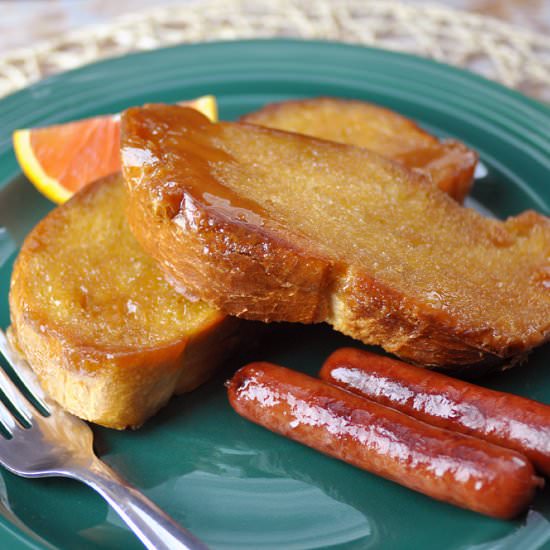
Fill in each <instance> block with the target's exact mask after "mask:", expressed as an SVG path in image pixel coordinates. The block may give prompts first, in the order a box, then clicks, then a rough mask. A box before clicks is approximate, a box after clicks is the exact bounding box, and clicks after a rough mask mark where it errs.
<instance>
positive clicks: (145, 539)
mask: <svg viewBox="0 0 550 550" xmlns="http://www.w3.org/2000/svg"><path fill="white" fill-rule="evenodd" d="M0 353H1V354H2V355H4V357H5V358H6V360H7V361H8V363H9V364H10V365H11V366H12V368H13V370H14V372H15V373H16V374H17V376H18V377H19V378H20V381H21V382H22V383H23V384H24V385H25V386H26V387H27V389H28V390H29V391H30V393H31V394H32V396H33V397H34V399H35V400H36V402H37V403H38V404H39V406H40V407H42V408H43V409H44V410H46V411H48V413H49V415H48V416H45V415H43V414H42V413H41V412H40V411H39V408H38V407H36V406H35V405H33V404H32V403H31V402H30V401H29V400H28V399H27V398H26V397H25V396H24V394H23V393H22V392H21V391H20V390H19V388H18V387H17V385H16V384H14V382H13V381H12V380H11V378H10V377H9V376H8V375H7V373H6V372H5V370H4V369H2V368H1V367H0V390H2V392H3V393H4V395H5V397H6V399H7V400H8V401H9V403H10V404H11V406H12V408H13V409H14V410H15V411H16V412H17V414H18V415H19V416H20V417H21V418H22V419H23V422H21V421H20V420H19V419H18V418H17V417H16V416H15V415H14V414H12V412H11V411H10V409H9V408H8V407H6V405H4V403H3V402H2V401H0V423H1V424H2V426H3V428H4V430H5V431H6V432H7V433H9V434H10V436H11V438H9V439H8V438H6V437H4V436H3V435H0V464H2V466H4V467H5V468H7V469H8V470H9V471H10V472H12V473H14V474H17V475H20V476H23V477H55V476H60V477H69V478H72V479H76V480H78V481H82V482H84V483H86V484H87V485H89V486H90V487H91V488H92V489H95V490H96V491H97V492H98V493H99V494H100V495H101V496H102V497H103V498H104V499H105V500H106V501H107V502H108V503H109V504H110V505H111V506H112V507H113V509H114V510H115V511H116V512H117V513H118V514H119V516H120V517H121V518H122V519H123V520H124V521H125V523H126V524H127V525H128V526H129V527H130V529H132V531H133V532H134V533H135V534H136V536H137V537H138V538H139V539H140V541H141V542H142V543H143V544H144V545H145V546H146V547H147V548H149V549H151V550H153V549H154V550H164V549H166V550H168V549H170V550H176V549H178V550H183V549H188V550H206V549H207V547H206V546H205V545H204V544H203V543H202V542H201V541H199V540H198V539H197V538H195V537H194V536H193V535H192V534H191V533H190V532H189V531H187V530H186V529H184V528H183V527H181V526H180V525H178V524H177V523H176V522H175V521H174V520H173V519H172V518H170V517H169V516H168V515H167V514H165V513H164V512H163V511H162V510H161V509H160V508H158V507H157V506H156V505H155V504H153V503H152V502H151V501H150V500H149V499H147V498H146V497H145V496H144V495H143V494H141V493H140V492H139V491H138V490H137V489H135V488H134V487H132V486H131V485H129V484H128V483H127V482H126V481H124V480H123V479H122V478H120V476H119V475H118V474H116V473H115V472H114V471H113V470H112V469H111V468H109V466H107V465H106V464H105V463H104V462H102V461H101V460H99V458H97V456H96V455H95V454H94V451H93V434H92V431H91V429H90V427H89V426H88V425H87V424H86V423H85V422H83V421H82V420H80V419H78V418H76V417H75V416H73V415H72V414H69V413H67V412H65V411H64V410H63V409H61V408H60V407H59V406H58V405H56V404H55V403H54V402H53V401H52V400H50V399H49V398H48V397H47V396H46V395H45V394H44V392H43V391H42V388H41V387H40V385H39V384H38V381H37V380H36V377H35V375H34V373H33V372H32V371H31V370H30V368H29V366H28V364H27V363H26V361H25V360H24V359H23V358H22V357H21V356H20V355H19V354H18V353H17V352H16V351H14V350H13V348H12V347H11V346H10V344H9V343H8V340H7V339H6V335H5V334H4V332H3V331H2V330H0ZM25 423H26V424H27V425H28V426H29V427H25V426H24V424H25Z"/></svg>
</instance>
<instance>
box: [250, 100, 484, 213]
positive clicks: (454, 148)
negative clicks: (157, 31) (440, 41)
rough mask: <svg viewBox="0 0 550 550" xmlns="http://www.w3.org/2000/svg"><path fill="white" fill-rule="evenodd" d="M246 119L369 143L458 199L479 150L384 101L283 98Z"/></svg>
mask: <svg viewBox="0 0 550 550" xmlns="http://www.w3.org/2000/svg"><path fill="white" fill-rule="evenodd" d="M240 121H241V122H246V123H250V124H259V125H261V126H267V127H270V128H277V129H279V130H286V131H291V132H298V133H302V134H307V135H310V136H313V137H318V138H321V139H328V140H332V141H336V142H339V143H345V144H348V145H356V146H358V147H365V148H366V149H370V150H371V151H374V152H376V153H379V154H380V155H382V156H385V157H387V158H389V159H392V160H395V161H397V162H399V163H401V164H403V165H404V166H406V167H407V168H411V169H416V170H421V171H422V172H423V173H425V174H427V175H429V176H430V177H431V179H432V181H433V182H434V183H435V184H436V185H437V186H438V187H439V188H440V189H442V190H443V191H445V192H446V193H448V194H449V195H450V196H451V197H453V198H454V199H455V200H456V201H458V202H461V203H462V202H463V201H464V199H465V198H466V196H467V195H468V193H469V192H470V189H471V187H472V183H473V178H474V172H475V167H476V164H477V160H478V156H477V153H476V152H475V151H473V150H472V149H469V148H468V147H467V146H466V145H464V144H463V143H461V142H460V141H457V140H454V139H444V140H439V139H437V138H436V137H434V136H432V135H431V134H429V133H428V132H426V131H425V130H424V129H422V128H421V127H420V126H419V125H418V124H417V123H416V122H414V121H413V120H411V119H409V118H406V117H404V116H403V115H400V114H399V113H396V112H395V111H392V110H390V109H387V108H385V107H381V106H379V105H375V104H372V103H367V102H365V101H359V100H356V99H342V98H335V97H315V98H309V99H300V100H290V101H282V102H278V103H270V104H268V105H265V106H264V107H262V108H261V109H259V110H258V111H255V112H252V113H247V114H246V115H244V116H242V117H241V118H240Z"/></svg>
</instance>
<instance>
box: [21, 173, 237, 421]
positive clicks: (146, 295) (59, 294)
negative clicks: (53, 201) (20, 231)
mask: <svg viewBox="0 0 550 550" xmlns="http://www.w3.org/2000/svg"><path fill="white" fill-rule="evenodd" d="M126 195H127V193H126V189H125V187H124V184H123V183H122V178H121V176H120V174H118V175H116V176H112V177H109V178H105V179H102V180H99V181H97V182H96V183H94V184H92V185H90V186H88V187H86V188H85V189H83V190H82V191H80V192H79V193H78V194H76V195H75V196H74V197H73V198H72V199H71V200H70V201H69V202H67V203H65V204H64V205H63V206H60V207H58V208H56V209H55V210H54V211H53V212H51V213H50V214H49V215H48V216H46V218H45V219H44V220H42V221H41V222H40V223H39V224H38V225H37V226H36V227H35V228H34V229H33V231H32V232H31V233H30V234H29V236H28V237H27V239H26V240H25V242H24V244H23V246H22V248H21V252H20V253H19V256H18V258H17V260H16V263H15V266H14V270H13V275H12V281H11V289H10V311H11V321H12V326H11V330H10V333H11V336H12V338H13V340H14V343H15V345H16V346H17V348H19V350H20V351H21V352H22V353H23V354H24V355H25V356H26V358H27V360H28V361H29V363H30V365H31V366H32V368H33V370H34V371H35V372H36V374H37V375H38V378H39V380H40V382H41V384H42V385H43V387H44V389H45V390H46V391H47V393H48V394H49V395H50V396H51V397H52V398H53V399H55V400H56V401H57V402H58V403H59V404H60V405H61V406H63V407H64V408H65V409H67V410H68V411H70V412H71V413H73V414H75V415H77V416H79V417H81V418H84V419H86V420H90V421H92V422H96V423H98V424H101V425H103V426H108V427H111V428H119V429H122V428H126V427H137V426H139V425H141V424H142V423H143V422H144V421H145V420H146V419H147V418H148V417H149V416H151V415H152V414H153V413H155V412H156V411H157V410H158V409H159V408H160V407H161V406H162V405H164V404H165V403H166V401H167V400H168V399H169V398H170V396H171V395H172V394H174V393H182V392H186V391H190V390H192V389H194V388H195V387H197V386H198V385H199V384H201V383H202V382H203V381H205V380H206V379H207V378H208V376H209V375H210V374H211V372H212V371H213V369H214V368H215V367H216V365H217V364H218V363H219V361H220V360H221V359H222V357H223V356H224V354H225V353H227V351H228V350H229V347H230V346H231V345H232V343H233V340H234V336H235V332H236V324H235V320H233V319H230V318H227V317H225V316H224V315H223V314H222V313H221V312H220V311H218V310H216V309H214V308H213V307H210V306H208V305H206V304H205V303H203V302H198V301H196V302H191V301H189V300H187V299H185V298H184V297H183V296H182V295H181V294H178V293H177V292H176V291H175V290H174V289H173V288H172V287H171V286H170V285H169V284H168V283H167V282H166V281H165V279H164V276H163V274H162V272H161V271H160V269H158V267H157V265H156V262H155V261H154V260H153V259H152V258H150V257H149V256H148V255H147V254H145V252H143V250H142V249H141V247H140V246H139V244H138V243H137V241H136V240H135V238H134V237H133V235H132V233H131V232H130V229H129V228H128V224H127V221H126V216H125V209H126Z"/></svg>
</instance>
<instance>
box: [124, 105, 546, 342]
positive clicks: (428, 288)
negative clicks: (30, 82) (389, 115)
mask: <svg viewBox="0 0 550 550" xmlns="http://www.w3.org/2000/svg"><path fill="white" fill-rule="evenodd" d="M123 121H124V125H125V130H124V137H123V165H124V168H125V177H126V179H127V181H129V182H131V185H135V186H145V187H146V188H147V189H148V192H149V194H150V197H151V202H152V208H166V209H168V210H169V213H170V216H171V217H173V218H174V219H175V220H176V221H177V218H178V216H179V217H184V218H186V219H189V216H192V212H191V211H186V210H185V208H186V205H187V204H188V201H183V200H182V199H183V198H184V197H185V196H186V195H191V196H193V197H194V199H195V200H197V201H198V202H200V203H202V204H203V205H205V206H206V208H212V210H213V211H214V212H216V214H217V215H222V216H223V217H226V218H228V219H230V220H231V221H233V222H238V223H243V224H249V225H250V226H251V228H253V227H259V228H261V230H262V231H266V232H268V233H271V234H272V235H274V236H275V237H276V238H282V239H285V240H288V242H291V243H292V242H294V243H296V242H297V241H301V242H307V243H309V252H310V253H311V254H314V255H317V256H324V257H328V258H329V259H331V260H332V261H334V262H335V263H336V264H338V263H340V262H344V263H345V264H347V265H351V266H354V267H355V268H356V269H357V270H359V272H363V273H364V274H365V275H366V276H368V277H371V278H373V279H375V280H376V281H378V282H379V283H381V284H383V285H387V286H388V287H389V288H392V289H395V290H396V291H398V292H399V293H400V294H402V295H403V296H408V297H412V298H413V299H415V300H416V301H417V302H419V303H421V304H423V305H424V306H427V307H428V308H431V309H433V310H435V311H440V312H444V313H445V314H447V315H449V316H451V317H452V318H455V319H456V323H457V325H459V326H460V327H461V329H462V330H478V331H484V330H487V331H490V332H491V333H492V334H493V335H494V336H495V337H501V338H504V339H505V340H507V339H508V338H509V339H510V340H514V339H516V338H518V337H524V338H528V339H529V338H534V339H537V340H538V339H539V338H540V337H541V335H544V334H548V332H549V331H550V261H549V258H550V225H549V223H548V220H547V219H546V218H544V217H542V216H540V215H537V214H535V213H526V214H524V215H522V216H519V217H518V218H511V219H510V220H508V221H507V222H505V223H503V222H500V221H496V220H489V219H486V218H484V217H482V216H481V215H480V214H478V213H476V212H475V211H473V210H470V209H465V208H463V207H461V206H460V205H458V204H457V203H455V202H454V201H452V200H451V199H450V198H449V197H448V196H447V195H445V194H444V193H442V192H441V191H440V190H438V189H437V188H435V187H433V186H432V185H429V183H428V182H427V181H425V180H424V179H423V178H421V177H420V176H415V175H413V174H411V173H410V172H408V171H406V170H403V169H401V168H399V167H398V166H397V165H395V164H394V163H392V162H390V161H387V160H385V159H383V158H382V157H379V156H378V155H376V154H373V153H370V152H368V151H366V150H365V149H359V148H355V147H350V146H344V145H339V144H334V143H330V142H325V141H319V140H315V139H313V138H307V137H305V136H297V135H294V134H288V133H285V132H280V131H275V130H271V129H268V128H260V127H258V126H254V125H244V124H235V123H220V124H212V123H210V122H209V121H208V120H207V119H206V118H205V117H203V116H202V115H200V114H198V113H196V112H194V111H192V110H190V109H183V108H179V107H173V106H165V105H154V106H149V107H147V108H141V109H139V108H134V109H129V110H128V111H126V113H125V115H124V118H123ZM180 209H181V210H180Z"/></svg>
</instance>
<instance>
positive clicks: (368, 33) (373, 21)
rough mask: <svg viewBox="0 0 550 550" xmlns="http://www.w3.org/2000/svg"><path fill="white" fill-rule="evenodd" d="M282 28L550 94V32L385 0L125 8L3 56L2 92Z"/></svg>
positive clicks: (219, 1) (247, 0)
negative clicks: (125, 58) (96, 64)
mask: <svg viewBox="0 0 550 550" xmlns="http://www.w3.org/2000/svg"><path fill="white" fill-rule="evenodd" d="M272 36H285V37H300V38H315V39H327V40H340V41H344V42H348V43H356V44H367V45H371V46H377V47H381V48H387V49H392V50H400V51H406V52H410V53H414V54H417V55H422V56H425V57H430V58H433V59H437V60H439V61H444V62H446V63H449V64H452V65H456V66H460V67H465V68H468V69H470V70H472V71H474V72H477V73H480V74H482V75H484V76H486V77H488V78H491V79H493V80H496V81H498V82H501V83H502V84H505V85H507V86H510V87H513V88H516V89H518V90H521V91H523V92H524V93H526V94H528V95H531V96H532V97H535V98H538V99H540V100H543V101H550V40H549V39H548V38H547V37H545V36H543V35H539V34H536V33H533V32H529V31H525V30H521V29H518V28H517V27H514V26H512V25H509V24H507V23H502V22H500V21H498V20H496V19H492V18H488V17H484V16H480V15H475V14H471V13H466V12H461V11H457V10H452V9H449V8H445V7H441V6H437V5H414V6H413V5H409V4H404V3H401V2H393V1H375V0H278V1H274V0H271V1H270V0H205V1H202V2H195V3H192V4H190V3H188V2H187V3H185V4H184V5H173V4H172V5H169V6H165V7H162V8H156V9H153V10H149V11H146V12H140V13H135V14H132V15H126V16H122V17H119V18H117V19H114V20H113V21H112V22H110V23H109V24H107V25H98V26H93V27H86V28H82V29H80V30H77V31H73V32H71V33H67V34H65V35H63V36H60V37H59V38H57V39H55V40H50V41H48V42H43V43H41V44H37V45H35V46H33V47H30V48H25V49H20V50H17V51H13V52H11V53H9V54H8V55H5V56H3V57H1V58H0V96H2V95H5V94H8V93H11V92H13V91H16V90H17V89H20V88H22V87H24V86H27V85H28V84H30V83H32V82H35V81H36V80H39V79H40V78H43V77H44V76H47V75H49V74H53V73H56V72H60V71H65V70H68V69H72V68H74V67H78V66H80V65H84V64H86V63H90V62H92V61H96V60H98V59H103V58H106V57H112V56H115V55H121V54H124V53H128V52H132V51H139V50H150V49H154V48H159V47H162V46H168V45H173V44H180V43H190V42H202V41H212V40H227V39H237V38H254V37H272Z"/></svg>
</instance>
